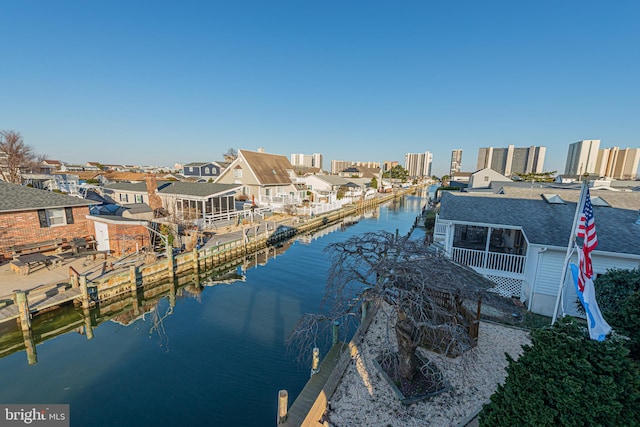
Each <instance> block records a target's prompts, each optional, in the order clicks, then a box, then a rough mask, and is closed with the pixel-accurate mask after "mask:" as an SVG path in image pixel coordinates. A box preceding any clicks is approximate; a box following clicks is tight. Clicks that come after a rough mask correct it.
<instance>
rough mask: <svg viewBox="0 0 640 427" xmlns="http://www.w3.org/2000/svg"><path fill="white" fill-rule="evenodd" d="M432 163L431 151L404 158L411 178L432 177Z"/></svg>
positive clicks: (406, 155)
mask: <svg viewBox="0 0 640 427" xmlns="http://www.w3.org/2000/svg"><path fill="white" fill-rule="evenodd" d="M432 163H433V154H431V153H430V152H429V151H425V152H424V153H407V154H405V156H404V168H405V169H406V170H407V172H408V173H409V176H410V177H414V178H419V177H423V176H431V164H432Z"/></svg>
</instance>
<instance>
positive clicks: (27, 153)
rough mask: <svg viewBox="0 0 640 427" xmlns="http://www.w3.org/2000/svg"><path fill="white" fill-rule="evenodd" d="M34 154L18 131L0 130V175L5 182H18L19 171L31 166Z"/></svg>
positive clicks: (34, 158)
mask: <svg viewBox="0 0 640 427" xmlns="http://www.w3.org/2000/svg"><path fill="white" fill-rule="evenodd" d="M35 161H36V156H35V154H34V153H33V150H32V149H31V147H30V146H28V145H26V144H25V143H24V141H23V139H22V135H20V133H19V132H15V131H12V130H4V131H0V176H1V177H2V179H3V180H4V181H6V182H11V183H13V184H20V183H21V182H22V177H21V175H20V172H21V171H23V170H24V169H29V168H32V167H33V164H34V162H35Z"/></svg>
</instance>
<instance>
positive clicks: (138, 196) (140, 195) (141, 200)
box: [135, 194, 144, 203]
mask: <svg viewBox="0 0 640 427" xmlns="http://www.w3.org/2000/svg"><path fill="white" fill-rule="evenodd" d="M135 197H136V203H144V201H143V199H142V194H136V195H135Z"/></svg>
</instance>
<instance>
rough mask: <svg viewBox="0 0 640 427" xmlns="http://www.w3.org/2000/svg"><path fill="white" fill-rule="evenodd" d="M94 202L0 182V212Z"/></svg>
mask: <svg viewBox="0 0 640 427" xmlns="http://www.w3.org/2000/svg"><path fill="white" fill-rule="evenodd" d="M95 203H96V202H94V201H92V200H85V199H81V198H79V197H74V196H67V195H66V194H60V193H53V192H51V191H47V190H39V189H37V188H31V187H24V186H22V185H17V184H9V183H7V182H4V181H0V212H16V211H31V210H35V209H48V208H65V207H73V206H89V205H93V204H95Z"/></svg>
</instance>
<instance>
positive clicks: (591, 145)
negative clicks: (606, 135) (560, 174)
mask: <svg viewBox="0 0 640 427" xmlns="http://www.w3.org/2000/svg"><path fill="white" fill-rule="evenodd" d="M599 149H600V140H599V139H584V140H582V141H578V142H574V143H573V144H569V152H568V153H567V163H566V164H565V167H564V174H565V175H582V174H585V173H596V164H597V161H598V150H599Z"/></svg>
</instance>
